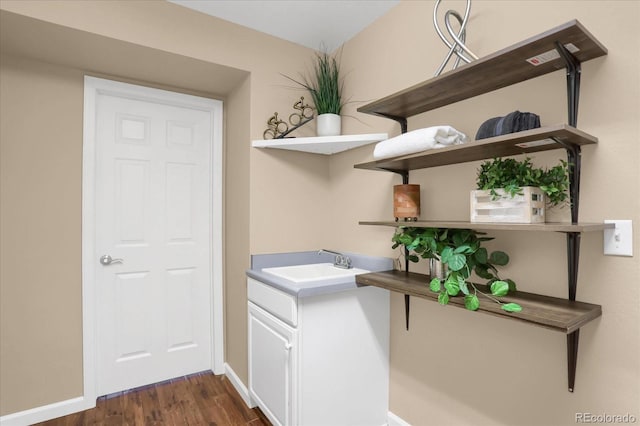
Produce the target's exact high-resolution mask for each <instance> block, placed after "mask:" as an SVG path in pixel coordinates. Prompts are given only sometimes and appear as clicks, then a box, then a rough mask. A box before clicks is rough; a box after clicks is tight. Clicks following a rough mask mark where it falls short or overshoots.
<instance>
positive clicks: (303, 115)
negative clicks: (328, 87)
mask: <svg viewBox="0 0 640 426" xmlns="http://www.w3.org/2000/svg"><path fill="white" fill-rule="evenodd" d="M293 109H297V110H298V112H294V113H293V114H291V115H290V116H289V123H290V124H291V125H292V126H302V125H303V124H305V123H306V122H309V121H310V120H312V119H313V108H311V106H310V105H308V104H305V103H304V96H300V100H299V101H298V102H296V103H295V104H293ZM305 120H306V121H305ZM303 121H304V122H305V123H303Z"/></svg>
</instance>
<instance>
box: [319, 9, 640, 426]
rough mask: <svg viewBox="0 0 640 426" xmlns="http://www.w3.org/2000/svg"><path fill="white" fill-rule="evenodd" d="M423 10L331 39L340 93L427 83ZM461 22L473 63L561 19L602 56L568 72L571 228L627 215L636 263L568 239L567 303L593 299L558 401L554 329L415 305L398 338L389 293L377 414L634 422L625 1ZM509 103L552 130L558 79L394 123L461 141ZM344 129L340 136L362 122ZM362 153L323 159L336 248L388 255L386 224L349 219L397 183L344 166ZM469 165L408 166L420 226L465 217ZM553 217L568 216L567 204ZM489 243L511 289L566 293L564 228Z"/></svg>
mask: <svg viewBox="0 0 640 426" xmlns="http://www.w3.org/2000/svg"><path fill="white" fill-rule="evenodd" d="M450 6H453V7H455V8H457V9H458V10H464V2H444V3H443V8H444V7H446V8H448V7H450ZM445 10H446V9H445ZM432 11H433V2H411V1H407V2H401V4H400V5H399V6H397V7H396V8H394V9H392V10H391V11H390V12H389V13H387V14H386V15H385V16H383V17H382V18H381V19H380V20H378V21H377V22H375V23H374V24H373V25H371V26H370V27H368V28H367V29H366V30H365V31H363V32H362V33H360V34H359V35H357V36H356V37H355V38H354V39H352V40H351V41H350V42H348V43H347V44H346V45H345V47H344V54H343V58H344V59H343V67H344V68H345V69H346V70H349V71H350V72H351V74H350V76H349V77H350V80H349V85H348V87H349V90H350V91H351V92H352V93H351V96H352V98H353V99H358V100H364V99H375V98H378V97H382V96H385V95H388V94H390V93H393V92H394V91H396V90H400V89H403V88H406V87H409V86H410V85H412V84H415V83H418V82H420V81H423V80H425V79H427V78H429V77H430V76H432V75H433V72H434V71H435V70H436V69H437V67H438V66H439V65H440V61H441V60H442V59H443V58H444V55H445V54H446V50H445V47H444V45H443V44H442V43H441V42H440V40H439V39H438V38H437V35H436V34H435V31H434V30H433V26H432V24H431V22H430V21H431V13H432ZM471 16H472V19H471V20H470V22H469V26H468V34H467V39H468V43H467V44H468V45H469V46H470V48H471V49H472V50H473V51H474V52H475V53H476V54H478V55H479V56H484V55H487V54H489V53H492V52H494V51H496V50H499V49H501V48H503V47H506V46H508V45H509V44H512V43H516V42H519V41H521V40H524V39H526V38H528V37H530V36H533V35H536V34H538V33H541V32H543V31H545V30H547V29H550V28H552V27H554V26H556V25H560V24H562V23H564V22H567V21H569V20H571V19H573V18H577V19H578V20H580V22H582V24H584V25H585V26H586V28H587V29H588V30H589V31H590V32H591V33H592V34H593V35H594V36H595V37H596V38H598V39H599V40H600V41H601V42H602V43H603V44H604V45H605V46H606V47H607V48H608V49H609V55H608V56H607V57H605V58H603V59H597V60H593V61H590V62H587V63H585V64H583V66H582V70H583V72H582V90H581V93H580V109H579V119H578V126H579V127H580V128H581V129H582V130H585V131H586V132H588V133H591V134H593V135H595V136H597V137H598V138H599V144H598V145H597V146H595V147H592V146H590V147H586V148H585V149H584V150H583V177H582V196H581V205H580V220H581V221H585V222H589V221H592V222H600V221H602V220H604V219H633V220H634V222H635V223H634V225H635V228H634V229H635V233H634V237H635V238H634V252H635V253H636V255H635V257H633V258H623V257H608V256H603V254H602V250H603V249H602V233H589V234H584V235H583V237H582V246H581V263H580V270H579V285H578V299H579V300H584V301H588V302H592V303H598V304H601V305H602V306H603V316H602V318H601V319H598V320H596V321H594V322H593V323H590V324H588V325H587V326H586V327H584V328H583V329H582V332H581V338H580V352H579V356H578V369H577V379H576V389H575V392H574V393H573V394H571V393H569V392H567V377H566V376H567V373H566V369H567V367H566V344H565V340H566V339H565V336H564V335H562V334H559V333H555V332H551V331H547V330H544V329H539V328H536V327H531V326H526V325H522V324H517V323H512V322H510V321H501V320H500V319H496V318H493V317H489V316H484V315H477V314H475V313H471V312H467V311H461V310H459V309H448V308H443V307H441V306H439V305H437V304H434V303H432V302H428V301H423V300H419V299H417V298H412V301H411V327H410V330H409V331H408V332H407V331H405V330H404V305H403V297H402V295H398V294H396V295H394V296H393V297H392V314H391V317H392V324H391V330H392V332H391V333H392V334H391V380H390V382H391V390H390V398H391V399H390V409H391V411H392V412H394V413H395V414H397V415H399V416H400V417H402V418H403V419H405V420H406V421H408V422H410V423H411V424H415V425H429V424H437V425H445V424H451V425H462V424H473V425H481V424H482V425H493V424H503V425H507V424H509V425H513V424H522V425H560V424H566V425H569V424H575V413H576V412H585V411H586V412H591V413H600V414H601V413H609V414H618V413H619V414H625V413H631V414H633V415H635V416H636V418H637V419H640V412H639V411H638V409H639V407H640V404H639V403H638V402H639V401H640V346H639V344H640V329H639V326H640V312H639V311H640V294H639V290H638V286H637V285H636V283H635V276H636V275H637V273H638V271H639V270H640V260H638V259H639V258H638V253H639V252H638V248H639V245H638V241H639V238H640V229H639V228H640V227H639V226H638V223H639V222H638V221H639V220H640V197H639V196H638V194H640V168H639V167H638V162H639V161H640V145H639V144H638V141H639V140H640V127H639V126H640V124H639V121H640V120H639V117H640V101H639V99H640V57H639V55H638V52H640V30H639V29H638V26H637V23H638V18H639V17H640V3H638V2H628V1H620V2H616V1H607V2H598V1H585V2H563V1H553V2H548V1H518V2H516V1H476V2H473V5H472V12H471ZM622 29H624V30H622ZM353 109H355V106H354V108H353ZM516 109H519V110H521V111H533V112H536V113H538V114H540V116H541V117H542V121H543V124H556V123H566V122H567V118H566V86H565V78H564V73H562V72H560V71H559V72H556V73H553V74H550V75H547V76H545V77H541V78H538V79H535V80H531V81H528V82H525V83H521V84H519V85H517V86H514V87H510V88H507V89H502V90H499V91H496V92H494V93H490V94H486V95H482V96H478V97H476V98H473V99H469V100H466V101H464V102H459V103H456V104H454V105H450V106H447V107H443V108H440V109H437V110H435V111H431V112H428V113H425V114H422V115H420V116H417V117H414V118H413V119H411V120H410V122H409V127H410V129H412V128H417V127H421V126H429V125H435V124H451V125H453V126H455V127H456V128H458V129H460V130H462V131H465V132H467V134H469V135H471V136H473V135H475V131H476V130H477V128H478V126H479V125H480V124H481V123H482V122H483V121H484V120H485V119H487V118H489V117H493V116H497V115H504V114H506V113H508V112H511V111H514V110H516ZM347 114H349V112H347ZM358 116H359V118H361V119H362V120H365V121H366V123H367V124H370V125H372V126H373V128H374V129H375V130H376V131H381V130H387V131H390V132H392V133H393V134H397V133H398V132H399V126H398V125H397V124H390V123H389V122H388V121H385V120H383V119H378V118H367V117H365V116H363V115H362V114H359V115H358ZM350 123H351V125H350V126H349V127H348V128H347V130H349V131H352V132H358V131H368V130H369V129H370V128H369V127H366V126H364V125H362V124H360V123H358V122H356V121H354V120H351V121H350ZM371 153H372V150H371V148H370V147H369V148H361V149H358V150H354V151H350V152H349V153H346V154H344V155H341V156H335V157H333V158H332V159H331V164H330V168H331V178H332V191H331V195H332V204H334V205H342V204H343V203H349V205H351V206H352V208H351V209H348V210H347V211H346V212H345V211H344V210H340V211H339V212H336V214H335V215H334V216H333V219H334V223H337V225H336V226H335V228H337V229H339V231H340V232H337V233H335V234H334V235H333V238H334V241H335V245H336V246H337V247H342V248H344V249H348V250H353V251H361V252H367V253H371V254H381V255H391V251H390V249H389V247H390V242H389V240H390V238H391V235H392V233H393V231H392V230H390V229H377V228H375V227H365V226H360V227H358V226H357V225H355V223H356V222H357V220H380V219H383V218H387V219H389V218H391V217H392V204H391V202H390V200H391V189H390V187H391V185H392V184H397V183H401V182H400V178H399V177H397V176H391V175H390V174H386V173H380V172H371V171H363V170H353V169H351V168H350V164H353V163H358V162H362V161H369V160H370V159H371V158H372V157H371ZM558 156H561V158H565V157H564V154H563V153H562V151H553V152H550V153H544V154H537V155H535V157H534V162H535V163H537V164H550V163H551V162H553V161H557V158H558ZM478 164H479V163H470V164H461V165H456V166H447V167H438V168H434V169H428V170H422V171H416V172H412V173H411V182H412V183H419V184H420V185H421V190H422V197H423V217H425V218H431V219H458V220H468V219H467V218H468V214H469V204H468V203H469V201H468V190H470V189H473V185H474V183H475V170H476V168H477V166H478ZM353 188H359V189H362V191H353ZM365 188H366V190H364V189H365ZM553 216H554V217H558V218H559V219H562V220H569V216H568V209H565V210H564V211H560V212H554V213H553ZM492 235H493V236H495V237H497V240H496V241H493V242H492V244H493V247H499V248H501V249H504V250H506V251H507V252H508V253H509V254H510V255H511V264H510V265H509V267H508V268H505V272H506V274H505V275H507V276H510V277H512V278H513V279H515V280H516V281H517V282H518V285H519V288H520V289H522V290H525V291H530V292H536V293H541V294H548V295H552V296H558V297H566V294H567V286H566V281H567V278H566V274H567V272H566V270H567V269H566V260H565V259H566V243H565V238H564V236H563V235H561V234H557V235H556V234H547V233H543V234H535V233H517V232H515V233H508V232H495V233H492ZM396 255H397V254H396ZM418 269H419V267H418Z"/></svg>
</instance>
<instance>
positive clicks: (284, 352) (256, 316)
mask: <svg viewBox="0 0 640 426" xmlns="http://www.w3.org/2000/svg"><path fill="white" fill-rule="evenodd" d="M247 285H248V295H249V394H250V396H251V398H252V399H253V401H254V402H255V403H256V404H257V405H258V406H259V407H260V409H261V410H262V411H263V412H264V413H265V415H266V416H267V417H268V418H269V419H270V420H271V421H272V422H273V423H274V424H276V425H300V426H311V425H318V426H320V425H322V426H326V425H332V426H340V425H345V426H346V425H349V426H357V425H383V424H386V423H387V415H388V396H389V292H388V291H387V290H384V289H380V288H376V287H361V288H356V289H353V290H347V291H341V292H336V293H330V294H324V295H319V296H312V297H302V298H296V297H295V296H293V295H290V294H287V293H284V292H282V291H280V290H277V289H274V288H273V287H270V286H268V285H266V284H264V283H261V282H259V281H256V280H254V279H252V278H248V282H247ZM289 303H290V304H292V305H291V306H287V305H288V304H289ZM272 308H275V309H272Z"/></svg>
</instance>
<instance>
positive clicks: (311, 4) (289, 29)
mask: <svg viewBox="0 0 640 426" xmlns="http://www.w3.org/2000/svg"><path fill="white" fill-rule="evenodd" d="M168 1H170V2H171V3H175V4H178V5H181V6H184V7H188V8H191V9H194V10H197V11H199V12H202V13H206V14H208V15H212V16H216V17H218V18H221V19H224V20H226V21H231V22H234V23H236V24H239V25H242V26H245V27H249V28H252V29H254V30H257V31H261V32H263V33H267V34H270V35H273V36H275V37H278V38H282V39H285V40H289V41H291V42H293V43H297V44H301V45H303V46H306V47H309V48H311V49H316V50H326V51H328V52H331V51H333V50H335V49H336V48H338V47H340V46H341V45H342V44H343V43H344V42H346V41H347V40H349V39H350V38H351V37H353V36H355V35H356V34H357V33H359V32H360V31H362V30H363V29H364V28H365V27H367V26H368V25H369V24H371V23H372V22H373V21H375V20H376V19H378V18H379V17H381V16H382V15H384V14H385V13H387V12H388V11H389V10H390V9H391V8H392V7H394V6H395V5H396V4H398V3H399V2H400V0H168Z"/></svg>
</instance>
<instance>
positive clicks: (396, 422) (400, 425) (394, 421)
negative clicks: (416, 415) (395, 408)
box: [388, 411, 411, 426]
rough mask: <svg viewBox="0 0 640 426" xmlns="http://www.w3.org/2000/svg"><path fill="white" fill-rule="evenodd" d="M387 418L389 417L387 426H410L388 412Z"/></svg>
mask: <svg viewBox="0 0 640 426" xmlns="http://www.w3.org/2000/svg"><path fill="white" fill-rule="evenodd" d="M388 417H389V423H388V425H389V426H411V424H409V423H408V422H405V421H404V420H402V419H401V418H400V417H398V416H396V415H395V414H393V413H392V412H391V411H389V415H388Z"/></svg>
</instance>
